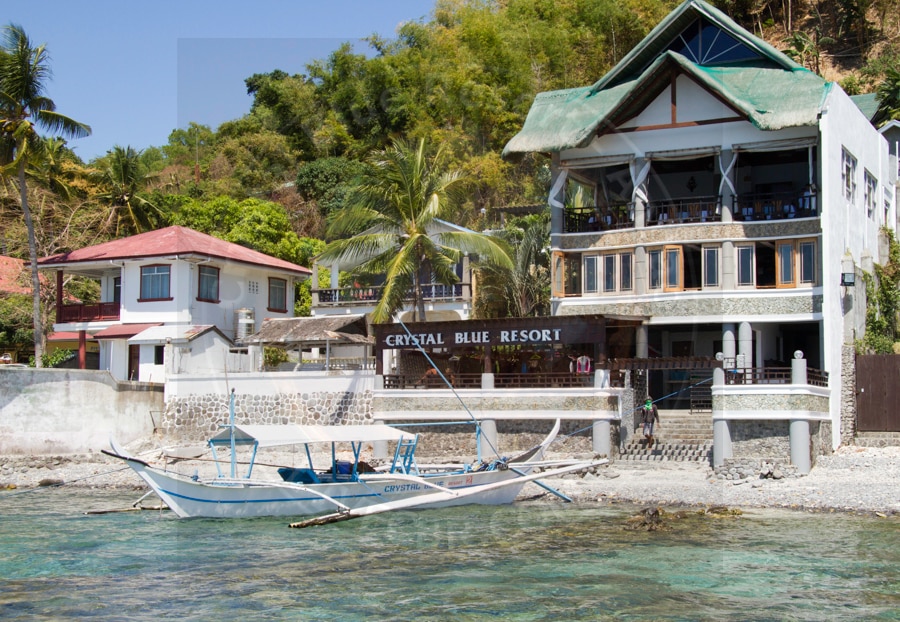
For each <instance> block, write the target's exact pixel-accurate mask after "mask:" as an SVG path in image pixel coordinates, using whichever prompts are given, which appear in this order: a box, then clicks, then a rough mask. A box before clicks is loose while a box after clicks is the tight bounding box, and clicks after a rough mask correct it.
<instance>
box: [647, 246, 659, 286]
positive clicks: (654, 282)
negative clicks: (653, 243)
mask: <svg viewBox="0 0 900 622" xmlns="http://www.w3.org/2000/svg"><path fill="white" fill-rule="evenodd" d="M647 259H648V265H649V268H650V289H661V288H662V251H661V250H660V249H658V248H656V249H653V250H651V251H648V252H647Z"/></svg>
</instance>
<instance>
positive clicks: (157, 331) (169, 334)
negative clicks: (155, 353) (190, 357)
mask: <svg viewBox="0 0 900 622" xmlns="http://www.w3.org/2000/svg"><path fill="white" fill-rule="evenodd" d="M215 329H216V327H215V326H213V325H211V324H209V325H200V326H196V325H192V324H168V325H166V326H159V325H157V326H151V327H149V328H147V329H145V330H142V331H141V332H139V333H138V334H136V335H134V336H133V337H131V338H130V339H129V340H128V342H129V343H165V341H166V340H167V339H170V340H172V341H190V340H191V339H194V338H195V337H199V336H200V335H202V334H203V333H205V332H207V331H210V330H215Z"/></svg>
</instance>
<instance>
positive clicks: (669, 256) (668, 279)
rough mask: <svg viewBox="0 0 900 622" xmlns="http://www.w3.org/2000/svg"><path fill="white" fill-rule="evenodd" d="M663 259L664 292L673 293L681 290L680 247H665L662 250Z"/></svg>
mask: <svg viewBox="0 0 900 622" xmlns="http://www.w3.org/2000/svg"><path fill="white" fill-rule="evenodd" d="M663 259H664V260H665V261H664V263H665V266H664V268H663V269H664V270H665V286H664V287H663V290H664V291H667V292H674V291H681V290H682V289H683V285H682V280H681V260H682V251H681V247H680V246H666V247H665V248H664V249H663Z"/></svg>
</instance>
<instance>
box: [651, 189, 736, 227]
mask: <svg viewBox="0 0 900 622" xmlns="http://www.w3.org/2000/svg"><path fill="white" fill-rule="evenodd" d="M721 201H722V197H720V196H706V197H685V198H680V199H665V200H662V201H650V202H648V203H647V212H646V214H647V217H646V222H647V226H648V227H649V226H654V225H668V224H679V223H693V222H721V220H722V210H721V209H720V205H721Z"/></svg>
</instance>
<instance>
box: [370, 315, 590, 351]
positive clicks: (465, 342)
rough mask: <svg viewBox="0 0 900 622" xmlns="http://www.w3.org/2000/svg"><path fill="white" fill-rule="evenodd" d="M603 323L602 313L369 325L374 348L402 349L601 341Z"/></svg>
mask: <svg viewBox="0 0 900 622" xmlns="http://www.w3.org/2000/svg"><path fill="white" fill-rule="evenodd" d="M605 325H606V324H605V320H604V319H603V318H602V317H599V316H579V317H549V318H506V319H499V320H465V321H459V322H417V323H414V324H405V325H401V324H378V325H375V326H373V329H374V332H375V347H376V350H381V349H388V350H406V349H415V348H418V347H419V346H421V347H423V348H425V349H435V348H460V347H469V346H524V345H533V346H553V345H567V344H576V343H592V344H602V342H603V340H604V332H605ZM404 326H405V328H404Z"/></svg>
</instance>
